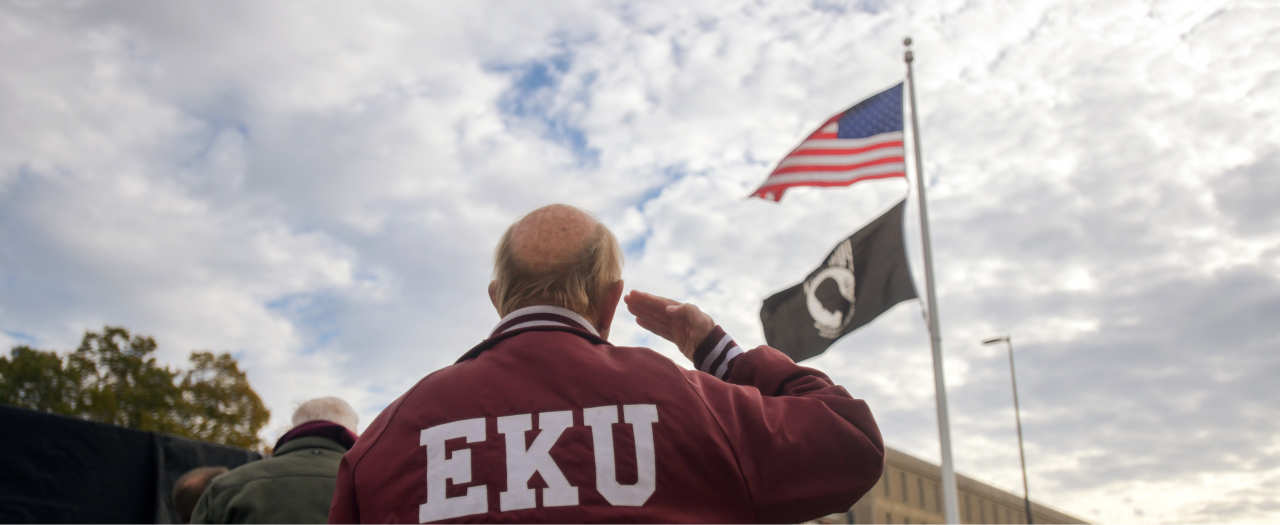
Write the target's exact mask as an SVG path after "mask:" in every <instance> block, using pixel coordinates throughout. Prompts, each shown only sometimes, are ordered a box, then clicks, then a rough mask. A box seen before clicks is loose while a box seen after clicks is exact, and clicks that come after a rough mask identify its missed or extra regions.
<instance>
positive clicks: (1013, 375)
mask: <svg viewBox="0 0 1280 525" xmlns="http://www.w3.org/2000/svg"><path fill="white" fill-rule="evenodd" d="M1000 342H1003V343H1004V344H1005V345H1006V346H1008V347H1009V379H1010V380H1011V381H1012V383H1013V418H1014V421H1017V422H1018V457H1019V458H1020V459H1021V460H1022V501H1023V503H1025V504H1026V506H1027V523H1028V525H1029V524H1030V523H1032V519H1031V491H1030V490H1028V489H1027V454H1026V452H1023V450H1022V414H1021V410H1020V409H1019V408H1018V374H1017V372H1015V371H1014V368H1013V336H1010V335H1002V336H1000V337H993V338H991V339H987V340H985V341H983V342H982V344H984V345H990V344H995V343H1000Z"/></svg>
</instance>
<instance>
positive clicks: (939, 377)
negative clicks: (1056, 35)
mask: <svg viewBox="0 0 1280 525" xmlns="http://www.w3.org/2000/svg"><path fill="white" fill-rule="evenodd" d="M902 45H904V46H906V47H907V51H906V53H904V54H903V59H904V60H905V61H906V62H907V84H908V85H909V86H910V88H911V138H912V150H914V151H915V157H916V186H917V187H918V188H919V192H918V195H919V197H920V237H921V240H922V241H923V244H924V287H925V295H926V297H927V301H928V305H929V342H930V343H931V346H932V347H933V388H934V393H935V394H937V397H938V401H937V405H938V440H939V441H940V442H941V446H942V500H943V503H944V505H943V506H944V507H945V508H946V512H945V515H946V519H947V523H960V500H959V498H957V497H956V472H955V468H954V467H953V466H952V463H951V419H950V418H949V417H948V416H947V385H946V381H945V380H944V374H943V371H942V335H941V334H940V333H939V330H938V299H937V297H936V296H935V294H934V292H933V248H932V246H931V243H930V241H929V207H928V205H927V204H926V199H925V194H924V187H925V184H924V163H923V162H922V161H921V159H920V120H919V119H918V118H916V114H917V113H918V112H917V111H916V79H915V75H914V74H913V73H912V69H911V63H912V62H914V61H915V56H914V54H912V52H911V37H907V38H905V39H903V41H902Z"/></svg>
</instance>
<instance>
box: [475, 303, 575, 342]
mask: <svg viewBox="0 0 1280 525" xmlns="http://www.w3.org/2000/svg"><path fill="white" fill-rule="evenodd" d="M521 317H530V319H528V320H525V321H522V320H521V319H520V318H521ZM531 326H566V327H569V328H580V329H583V330H586V331H588V332H591V335H594V336H596V337H600V332H597V331H596V328H595V327H594V326H591V323H590V322H588V321H587V320H586V319H585V318H583V317H582V316H581V315H578V314H577V313H575V312H574V311H572V310H569V309H566V308H561V307H559V306H551V305H545V304H544V305H536V306H526V307H524V308H521V309H519V310H516V311H514V312H511V313H509V314H507V316H506V317H503V318H502V320H501V321H498V325H497V326H495V327H494V328H493V332H492V333H490V334H489V337H494V336H496V335H499V334H503V333H506V332H510V331H512V330H516V329H519V328H528V327H531Z"/></svg>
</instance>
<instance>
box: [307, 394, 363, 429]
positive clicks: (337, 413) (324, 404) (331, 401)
mask: <svg viewBox="0 0 1280 525" xmlns="http://www.w3.org/2000/svg"><path fill="white" fill-rule="evenodd" d="M358 420H359V416H357V415H356V409H354V408H351V405H349V404H347V402H346V401H343V400H341V399H338V398H336V397H321V398H317V399H312V400H310V401H306V402H303V403H302V404H301V405H299V406H298V409H297V410H295V411H293V426H295V427H296V426H298V425H301V424H303V423H307V422H310V421H330V422H333V423H337V424H339V425H342V426H344V427H347V430H350V431H352V432H355V431H356V422H357V421H358Z"/></svg>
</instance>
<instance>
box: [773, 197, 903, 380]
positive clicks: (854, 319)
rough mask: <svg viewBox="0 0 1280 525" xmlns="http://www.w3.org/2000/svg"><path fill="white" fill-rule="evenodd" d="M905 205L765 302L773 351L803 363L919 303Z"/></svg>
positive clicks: (864, 229) (890, 211)
mask: <svg viewBox="0 0 1280 525" xmlns="http://www.w3.org/2000/svg"><path fill="white" fill-rule="evenodd" d="M906 202H907V201H906V200H905V199H904V200H903V201H902V202H899V203H898V204H897V205H896V206H894V207H893V208H891V209H890V210H889V211H887V212H885V214H884V215H881V216H880V217H879V218H877V219H876V220H874V221H872V222H871V224H868V225H866V226H865V227H863V228H862V229H861V230H858V231H857V232H856V233H854V234H853V235H850V236H849V237H848V238H846V239H845V240H843V241H840V244H838V245H836V248H835V249H834V250H832V251H831V254H830V255H827V258H826V260H824V261H823V263H822V265H821V266H818V268H817V269H816V270H814V271H813V272H811V273H810V274H809V276H808V277H807V278H805V280H804V282H802V283H800V284H797V285H795V286H792V287H790V288H787V289H786V290H783V291H781V292H778V293H776V294H774V295H773V296H772V297H770V298H768V299H765V301H764V307H763V308H761V309H760V322H761V323H763V324H764V336H765V340H767V341H768V342H769V346H772V347H774V348H777V349H778V350H781V351H782V352H783V353H785V354H787V356H789V357H791V359H792V360H793V361H796V362H799V361H801V360H804V359H808V358H810V357H813V356H816V355H818V354H821V353H822V352H824V351H826V349H827V347H829V346H831V344H832V343H834V342H835V341H836V339H839V338H841V337H843V336H844V335H845V334H847V333H849V332H852V331H854V330H857V329H858V328H860V327H861V326H862V325H864V324H867V323H869V322H871V320H872V319H875V318H876V317H877V316H879V315H880V314H882V313H884V312H885V311H886V310H888V309H889V308H890V307H892V306H893V305H895V304H898V303H900V302H902V301H906V300H908V299H915V298H916V297H917V296H916V288H915V285H914V284H913V283H912V280H911V269H910V267H908V266H907V254H906V250H905V249H904V247H903V243H902V214H903V212H904V210H905V209H906Z"/></svg>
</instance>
